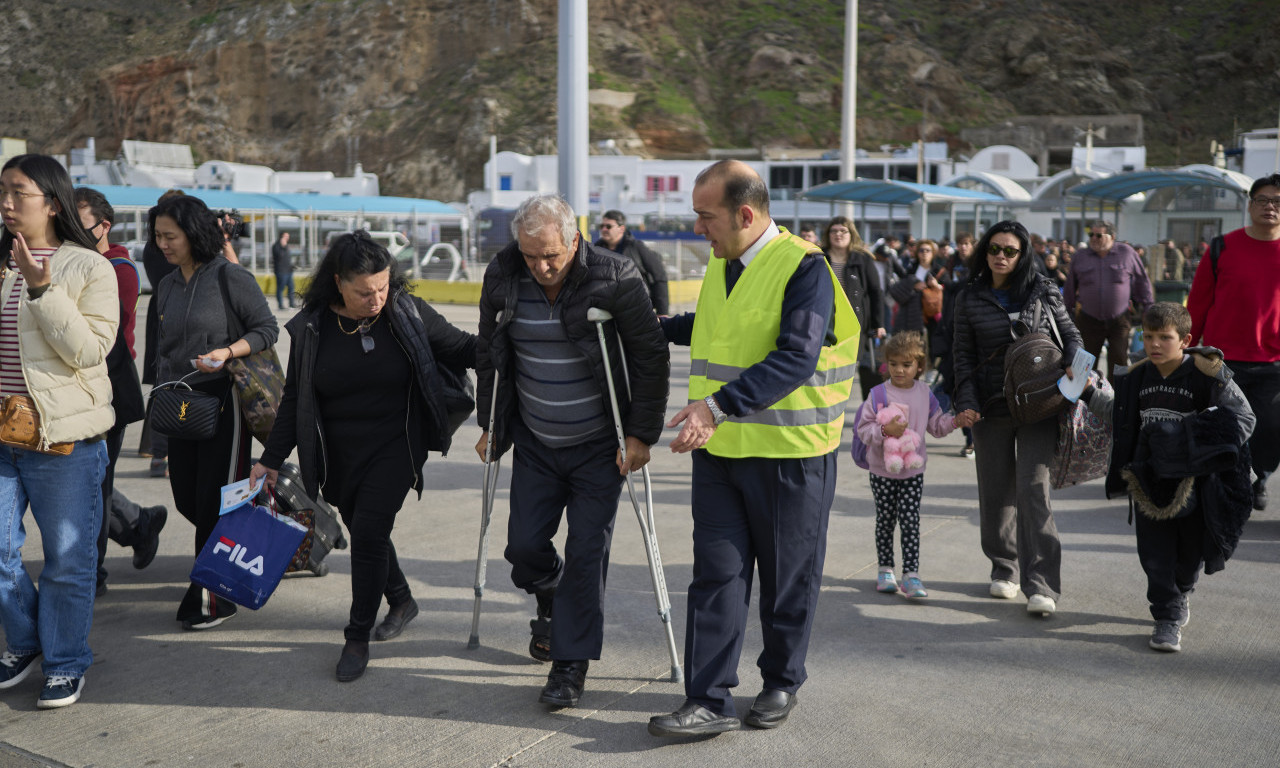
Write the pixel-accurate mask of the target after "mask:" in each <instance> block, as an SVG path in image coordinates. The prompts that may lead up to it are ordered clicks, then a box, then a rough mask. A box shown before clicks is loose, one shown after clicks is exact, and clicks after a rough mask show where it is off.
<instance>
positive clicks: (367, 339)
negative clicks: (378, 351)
mask: <svg viewBox="0 0 1280 768" xmlns="http://www.w3.org/2000/svg"><path fill="white" fill-rule="evenodd" d="M357 327H358V328H359V330H360V348H361V349H363V350H364V353H365V354H366V355H367V354H369V353H370V352H372V351H373V348H374V346H375V345H374V343H373V337H372V336H370V335H369V329H370V328H372V327H373V324H372V323H370V324H369V325H364V324H363V323H361V324H360V325H359V326H357Z"/></svg>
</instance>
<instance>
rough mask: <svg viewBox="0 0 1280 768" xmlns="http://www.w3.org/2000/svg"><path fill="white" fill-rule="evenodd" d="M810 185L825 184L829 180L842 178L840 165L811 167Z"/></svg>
mask: <svg viewBox="0 0 1280 768" xmlns="http://www.w3.org/2000/svg"><path fill="white" fill-rule="evenodd" d="M809 178H810V182H809V186H811V187H816V186H818V185H819V184H825V183H827V182H828V181H839V180H840V166H838V165H814V166H811V167H810V168H809Z"/></svg>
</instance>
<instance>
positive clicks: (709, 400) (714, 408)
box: [702, 395, 729, 427]
mask: <svg viewBox="0 0 1280 768" xmlns="http://www.w3.org/2000/svg"><path fill="white" fill-rule="evenodd" d="M702 402H704V403H706V404H707V407H708V408H710V409H711V419H712V420H713V421H715V423H716V426H717V427H718V426H720V425H721V424H723V423H724V422H725V419H727V418H729V414H727V413H725V412H724V411H722V410H720V404H719V403H717V402H716V397H715V395H707V396H706V397H704V398H702Z"/></svg>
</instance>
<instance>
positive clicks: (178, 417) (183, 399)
mask: <svg viewBox="0 0 1280 768" xmlns="http://www.w3.org/2000/svg"><path fill="white" fill-rule="evenodd" d="M190 375H191V374H190V373H189V374H187V376H190ZM185 378H187V377H186V376H183V377H182V379H178V380H177V381H170V382H166V383H164V384H160V385H157V386H156V387H153V388H152V390H151V399H150V402H148V403H147V418H148V419H150V420H151V428H152V429H153V430H155V431H156V432H159V433H160V434H162V435H167V436H169V437H176V438H178V439H179V440H208V439H209V438H211V437H213V435H214V433H215V432H217V431H218V414H219V413H220V412H221V411H222V400H221V399H220V398H217V397H214V396H213V395H211V394H209V393H207V392H200V391H199V390H195V389H192V388H191V385H190V384H188V383H186V382H185V381H184V380H183V379H185Z"/></svg>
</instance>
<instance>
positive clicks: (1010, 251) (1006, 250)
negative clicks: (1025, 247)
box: [987, 243, 1022, 259]
mask: <svg viewBox="0 0 1280 768" xmlns="http://www.w3.org/2000/svg"><path fill="white" fill-rule="evenodd" d="M1002 253H1003V254H1004V257H1005V258H1006V259H1016V258H1018V257H1019V256H1021V255H1022V249H1021V248H1014V247H1013V246H1012V245H996V244H995V243H992V244H991V245H989V246H987V255H988V256H999V255H1000V254H1002Z"/></svg>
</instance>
